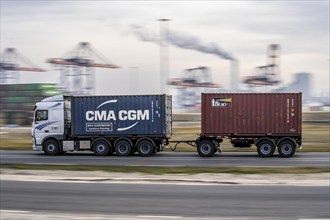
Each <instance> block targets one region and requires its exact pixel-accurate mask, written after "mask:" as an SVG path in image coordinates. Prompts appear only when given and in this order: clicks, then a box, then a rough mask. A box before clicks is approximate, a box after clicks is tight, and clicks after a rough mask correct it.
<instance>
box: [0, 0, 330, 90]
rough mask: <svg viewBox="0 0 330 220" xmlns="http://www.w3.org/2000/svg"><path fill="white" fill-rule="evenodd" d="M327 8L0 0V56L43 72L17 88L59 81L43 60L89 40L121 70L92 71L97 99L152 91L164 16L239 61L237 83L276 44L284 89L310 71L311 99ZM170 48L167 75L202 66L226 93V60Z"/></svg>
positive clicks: (318, 77)
mask: <svg viewBox="0 0 330 220" xmlns="http://www.w3.org/2000/svg"><path fill="white" fill-rule="evenodd" d="M329 7H330V6H329V1H328V0H324V1H321V0H311V1H299V0H296V1H29V0H25V1H6V0H1V9H0V12H1V19H0V22H1V23H0V24H1V26H0V28H1V36H0V40H1V51H3V50H4V49H5V48H16V49H17V50H18V51H19V52H20V53H21V54H23V55H24V56H25V57H27V58H28V59H29V60H31V61H32V62H33V63H34V64H36V65H37V66H38V67H41V68H44V69H47V70H48V71H47V72H43V73H33V72H21V73H20V82H21V83H59V81H60V73H59V71H58V70H56V68H54V67H53V66H51V65H50V64H48V63H46V60H47V59H48V58H60V57H63V56H64V55H65V54H67V53H68V52H69V51H71V50H72V49H73V48H74V47H75V46H76V45H77V44H78V43H79V42H90V44H91V45H92V47H93V48H95V49H96V50H97V51H99V52H100V53H102V54H103V56H105V57H106V58H107V60H108V61H109V62H111V63H112V64H116V65H119V66H121V68H119V69H101V68H98V69H96V70H95V78H96V88H95V90H96V94H139V93H157V92H159V88H160V65H161V63H160V46H159V44H158V41H157V39H158V37H159V33H160V22H159V21H158V19H163V18H166V19H170V21H168V22H167V23H168V31H169V35H170V36H183V37H184V39H190V40H192V41H194V42H199V43H200V44H201V45H202V46H211V45H212V46H215V47H216V48H218V49H219V50H220V51H221V52H224V53H225V54H227V55H228V56H231V57H233V58H235V59H237V60H238V61H239V77H240V78H239V80H240V81H241V80H242V79H243V78H244V77H245V76H248V75H252V74H253V70H254V68H255V67H256V66H261V65H265V64H266V58H267V57H266V55H267V47H268V45H269V44H279V45H280V48H281V50H280V55H281V56H280V78H281V79H282V80H283V85H287V84H289V83H291V82H292V81H293V79H294V76H293V74H294V73H298V72H308V73H311V74H312V85H311V87H312V92H313V94H321V93H329V84H330V79H329V75H330V74H329ZM136 27H138V30H139V31H141V30H142V31H143V33H144V35H145V37H146V36H147V37H149V39H145V38H144V39H143V38H142V36H141V35H139V33H137V29H136ZM151 39H153V40H151ZM155 39H156V40H155ZM180 43H181V44H182V43H184V42H181V41H180ZM168 49H169V59H168V61H169V66H168V68H169V71H168V72H169V78H178V77H181V76H182V74H183V70H184V69H187V68H194V67H198V66H207V67H209V69H210V73H211V75H212V79H213V81H214V83H218V84H221V85H222V86H223V87H224V88H230V77H231V75H230V74H231V71H230V60H229V59H226V57H225V56H219V55H216V54H212V53H206V52H205V51H204V52H203V51H200V50H196V49H192V48H187V47H186V48H184V47H182V46H181V47H180V46H178V44H170V45H169V47H168ZM227 58H228V57H227ZM240 87H241V88H244V86H243V85H240ZM170 91H172V90H170Z"/></svg>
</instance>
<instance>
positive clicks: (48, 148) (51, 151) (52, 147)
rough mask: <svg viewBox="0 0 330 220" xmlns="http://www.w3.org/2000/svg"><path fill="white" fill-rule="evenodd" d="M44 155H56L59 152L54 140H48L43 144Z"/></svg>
mask: <svg viewBox="0 0 330 220" xmlns="http://www.w3.org/2000/svg"><path fill="white" fill-rule="evenodd" d="M43 148H44V152H45V154H46V155H57V154H59V153H60V148H59V145H58V142H57V141H55V140H48V141H46V142H45V143H44V144H43Z"/></svg>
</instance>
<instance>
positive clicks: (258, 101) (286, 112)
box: [202, 93, 302, 136]
mask: <svg viewBox="0 0 330 220" xmlns="http://www.w3.org/2000/svg"><path fill="white" fill-rule="evenodd" d="M301 109H302V107H301V93H214V94H212V93H209V94H202V134H203V135H205V136H209V135H228V136H234V135H237V136H241V135H242V136H244V135H246V136H264V135H270V136H301V120H302V115H301Z"/></svg>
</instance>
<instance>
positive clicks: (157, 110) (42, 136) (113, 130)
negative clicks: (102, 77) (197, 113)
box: [32, 95, 172, 156]
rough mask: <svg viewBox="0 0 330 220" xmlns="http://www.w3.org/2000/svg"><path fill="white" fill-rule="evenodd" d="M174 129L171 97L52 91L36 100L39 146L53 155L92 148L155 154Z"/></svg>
mask: <svg viewBox="0 0 330 220" xmlns="http://www.w3.org/2000/svg"><path fill="white" fill-rule="evenodd" d="M171 135H172V97H171V96H168V95H134V96H64V95H59V96H53V97H49V98H46V99H44V100H42V101H41V102H38V103H36V106H35V109H34V120H33V125H32V142H33V149H34V150H42V151H44V152H45V154H48V155H57V154H61V153H65V152H67V151H84V150H89V151H93V152H94V154H95V155H98V156H106V155H109V154H111V153H113V152H116V154H117V155H119V156H128V155H130V154H133V153H135V152H136V151H137V152H138V153H139V155H141V156H150V155H152V154H154V153H156V152H158V151H161V150H162V149H163V147H164V146H166V145H167V144H168V141H169V138H170V137H171Z"/></svg>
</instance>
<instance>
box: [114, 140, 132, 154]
mask: <svg viewBox="0 0 330 220" xmlns="http://www.w3.org/2000/svg"><path fill="white" fill-rule="evenodd" d="M115 149H116V154H117V155H118V156H129V155H131V153H132V151H133V149H132V145H131V143H130V142H129V141H127V140H120V141H118V142H117V143H116V145H115Z"/></svg>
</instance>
